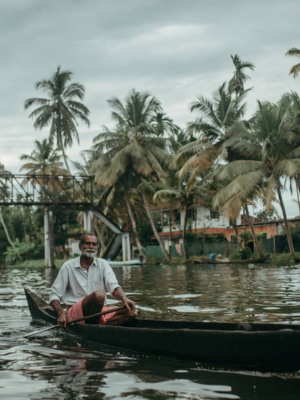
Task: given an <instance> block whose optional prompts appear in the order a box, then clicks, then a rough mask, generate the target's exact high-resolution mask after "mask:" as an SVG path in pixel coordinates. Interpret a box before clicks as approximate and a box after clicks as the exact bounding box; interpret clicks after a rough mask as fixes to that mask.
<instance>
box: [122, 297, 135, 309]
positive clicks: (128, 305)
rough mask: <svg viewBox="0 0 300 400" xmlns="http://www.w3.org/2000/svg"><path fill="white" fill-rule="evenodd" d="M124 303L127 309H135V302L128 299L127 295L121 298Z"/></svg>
mask: <svg viewBox="0 0 300 400" xmlns="http://www.w3.org/2000/svg"><path fill="white" fill-rule="evenodd" d="M122 301H123V303H124V305H125V306H126V308H127V310H128V311H135V302H134V301H132V300H130V299H128V297H124V298H123V299H122Z"/></svg>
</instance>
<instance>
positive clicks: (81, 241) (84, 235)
mask: <svg viewBox="0 0 300 400" xmlns="http://www.w3.org/2000/svg"><path fill="white" fill-rule="evenodd" d="M86 236H94V237H95V238H96V240H97V244H98V246H99V239H98V238H97V236H96V235H94V234H93V233H92V232H86V233H84V234H83V235H81V236H80V239H79V246H80V247H81V246H82V245H83V244H84V242H85V237H86Z"/></svg>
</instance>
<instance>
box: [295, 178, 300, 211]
mask: <svg viewBox="0 0 300 400" xmlns="http://www.w3.org/2000/svg"><path fill="white" fill-rule="evenodd" d="M299 192H300V187H299V180H298V178H297V179H296V193H297V202H298V209H299V214H300V199H299Z"/></svg>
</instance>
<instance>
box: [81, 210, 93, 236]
mask: <svg viewBox="0 0 300 400" xmlns="http://www.w3.org/2000/svg"><path fill="white" fill-rule="evenodd" d="M92 222H93V211H90V210H88V211H84V217H83V230H84V231H85V232H93V227H92Z"/></svg>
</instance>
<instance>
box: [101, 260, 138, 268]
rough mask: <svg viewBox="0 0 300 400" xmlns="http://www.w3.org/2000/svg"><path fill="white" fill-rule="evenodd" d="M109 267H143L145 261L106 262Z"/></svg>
mask: <svg viewBox="0 0 300 400" xmlns="http://www.w3.org/2000/svg"><path fill="white" fill-rule="evenodd" d="M106 261H107V262H108V263H109V265H111V266H112V267H117V266H121V267H122V266H126V265H143V264H144V263H145V261H140V260H130V261H112V260H106Z"/></svg>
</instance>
